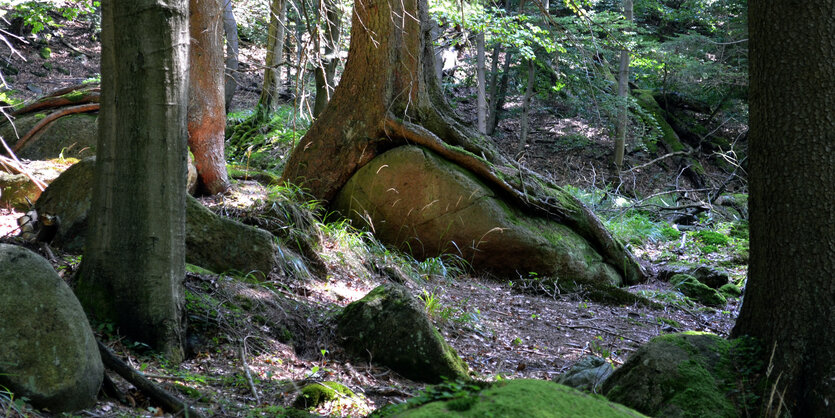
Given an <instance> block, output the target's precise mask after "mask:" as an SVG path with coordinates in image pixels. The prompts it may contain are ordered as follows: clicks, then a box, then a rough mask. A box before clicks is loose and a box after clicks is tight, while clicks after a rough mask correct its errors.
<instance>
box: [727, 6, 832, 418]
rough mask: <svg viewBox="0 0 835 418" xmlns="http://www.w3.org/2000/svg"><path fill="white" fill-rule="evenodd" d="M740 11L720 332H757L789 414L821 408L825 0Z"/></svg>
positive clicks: (828, 175) (826, 293) (828, 245)
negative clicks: (737, 241) (737, 215)
mask: <svg viewBox="0 0 835 418" xmlns="http://www.w3.org/2000/svg"><path fill="white" fill-rule="evenodd" d="M749 16H750V17H749V22H750V23H749V32H750V39H751V41H750V42H751V44H750V61H749V63H750V77H751V84H750V90H749V92H750V96H749V100H750V134H749V135H750V141H749V157H750V173H751V174H750V186H751V189H750V192H751V194H750V200H749V202H750V206H751V208H750V215H751V218H750V223H751V237H750V238H751V258H750V266H749V270H748V285H747V287H746V290H745V301H744V303H743V305H742V310H741V312H740V315H739V319H738V320H737V323H736V326H735V327H734V329H733V332H732V335H733V336H741V335H750V336H753V337H756V338H757V339H759V341H760V342H761V343H762V345H763V348H764V351H765V352H764V353H762V354H763V361H764V362H766V364H767V365H769V367H771V366H773V370H772V371H771V376H770V380H771V381H770V382H769V386H768V388H769V390H770V389H771V388H772V387H774V386H776V389H777V393H779V394H780V395H782V396H781V397H783V399H784V402H785V405H784V406H785V407H786V408H788V412H789V413H790V414H791V416H795V417H823V416H832V411H833V408H835V332H833V330H835V279H833V277H835V209H834V208H833V205H832V197H833V196H835V170H833V167H835V150H833V144H835V117H833V114H832V109H835V66H833V65H832V63H833V62H835V43H833V42H832V34H833V33H835V2H833V1H832V0H828V1H821V2H801V3H796V2H774V1H771V2H769V1H765V2H761V1H760V2H751V5H750V6H749ZM772 350H773V351H774V354H773V358H772V357H770V356H771V354H772ZM769 359H771V362H770V364H769V363H768V362H769ZM763 401H764V402H767V401H768V399H766V398H764V399H763ZM778 402H779V400H778V399H775V400H774V401H773V402H772V404H771V405H765V406H766V407H768V406H770V407H771V410H770V411H766V414H765V415H767V416H776V415H777V412H775V410H776V407H777V405H778ZM769 412H770V413H769ZM783 412H785V410H784V411H783ZM772 413H773V414H774V415H772Z"/></svg>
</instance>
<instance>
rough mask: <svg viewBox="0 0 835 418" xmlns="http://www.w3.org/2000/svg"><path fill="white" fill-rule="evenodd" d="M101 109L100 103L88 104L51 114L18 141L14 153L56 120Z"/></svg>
mask: <svg viewBox="0 0 835 418" xmlns="http://www.w3.org/2000/svg"><path fill="white" fill-rule="evenodd" d="M99 107H100V105H99V104H98V103H88V104H83V105H78V106H72V107H67V108H63V109H61V110H58V111H56V112H53V113H50V114H49V116H47V117H45V118H43V119H41V120H40V121H39V122H38V123H36V124H35V126H33V127H32V129H30V130H29V132H27V133H26V135H23V137H21V138H20V139H19V140H18V141H17V143H16V144H15V146H14V148H12V150H13V151H14V152H17V151H19V150H20V149H21V148H23V146H24V145H26V143H27V142H29V140H31V139H32V137H34V136H35V134H37V133H38V132H40V131H41V130H42V129H43V128H45V127H46V126H47V125H49V124H50V123H52V122H54V121H55V120H57V119H59V118H61V117H64V116H67V115H73V114H76V113H85V112H93V111H96V110H99Z"/></svg>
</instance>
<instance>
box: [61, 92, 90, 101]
mask: <svg viewBox="0 0 835 418" xmlns="http://www.w3.org/2000/svg"><path fill="white" fill-rule="evenodd" d="M85 95H86V92H85V91H83V90H73V91H71V92H69V93H67V94H65V95H64V96H62V97H64V98H65V99H67V100H69V101H71V102H77V101H79V100H81V99H83V98H84V96H85Z"/></svg>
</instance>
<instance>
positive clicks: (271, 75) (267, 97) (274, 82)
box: [258, 0, 287, 113]
mask: <svg viewBox="0 0 835 418" xmlns="http://www.w3.org/2000/svg"><path fill="white" fill-rule="evenodd" d="M285 22H287V0H273V1H272V2H271V3H270V27H269V30H268V33H267V59H266V62H265V63H264V66H265V67H266V69H265V70H264V86H263V88H262V89H261V97H260V98H259V99H258V106H259V107H260V109H261V110H263V111H265V112H267V113H272V112H275V111H276V110H278V104H279V98H278V93H279V89H280V88H281V64H282V63H283V62H284V61H283V58H284V54H283V52H284V24H285Z"/></svg>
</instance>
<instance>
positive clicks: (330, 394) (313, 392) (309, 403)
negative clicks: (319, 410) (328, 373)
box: [293, 382, 357, 408]
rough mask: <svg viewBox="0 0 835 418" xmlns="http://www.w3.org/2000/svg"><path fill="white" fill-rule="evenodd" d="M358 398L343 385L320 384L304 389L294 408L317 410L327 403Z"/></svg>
mask: <svg viewBox="0 0 835 418" xmlns="http://www.w3.org/2000/svg"><path fill="white" fill-rule="evenodd" d="M356 396H357V395H355V394H354V392H353V391H352V390H351V389H348V387H347V386H345V385H343V384H341V383H338V382H319V383H313V384H310V385H307V386H305V387H303V388H302V390H301V393H299V396H297V397H296V400H295V401H294V402H293V406H294V407H296V408H315V407H317V406H319V405H322V404H323V403H325V402H330V401H333V400H337V399H344V398H354V397H356Z"/></svg>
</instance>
